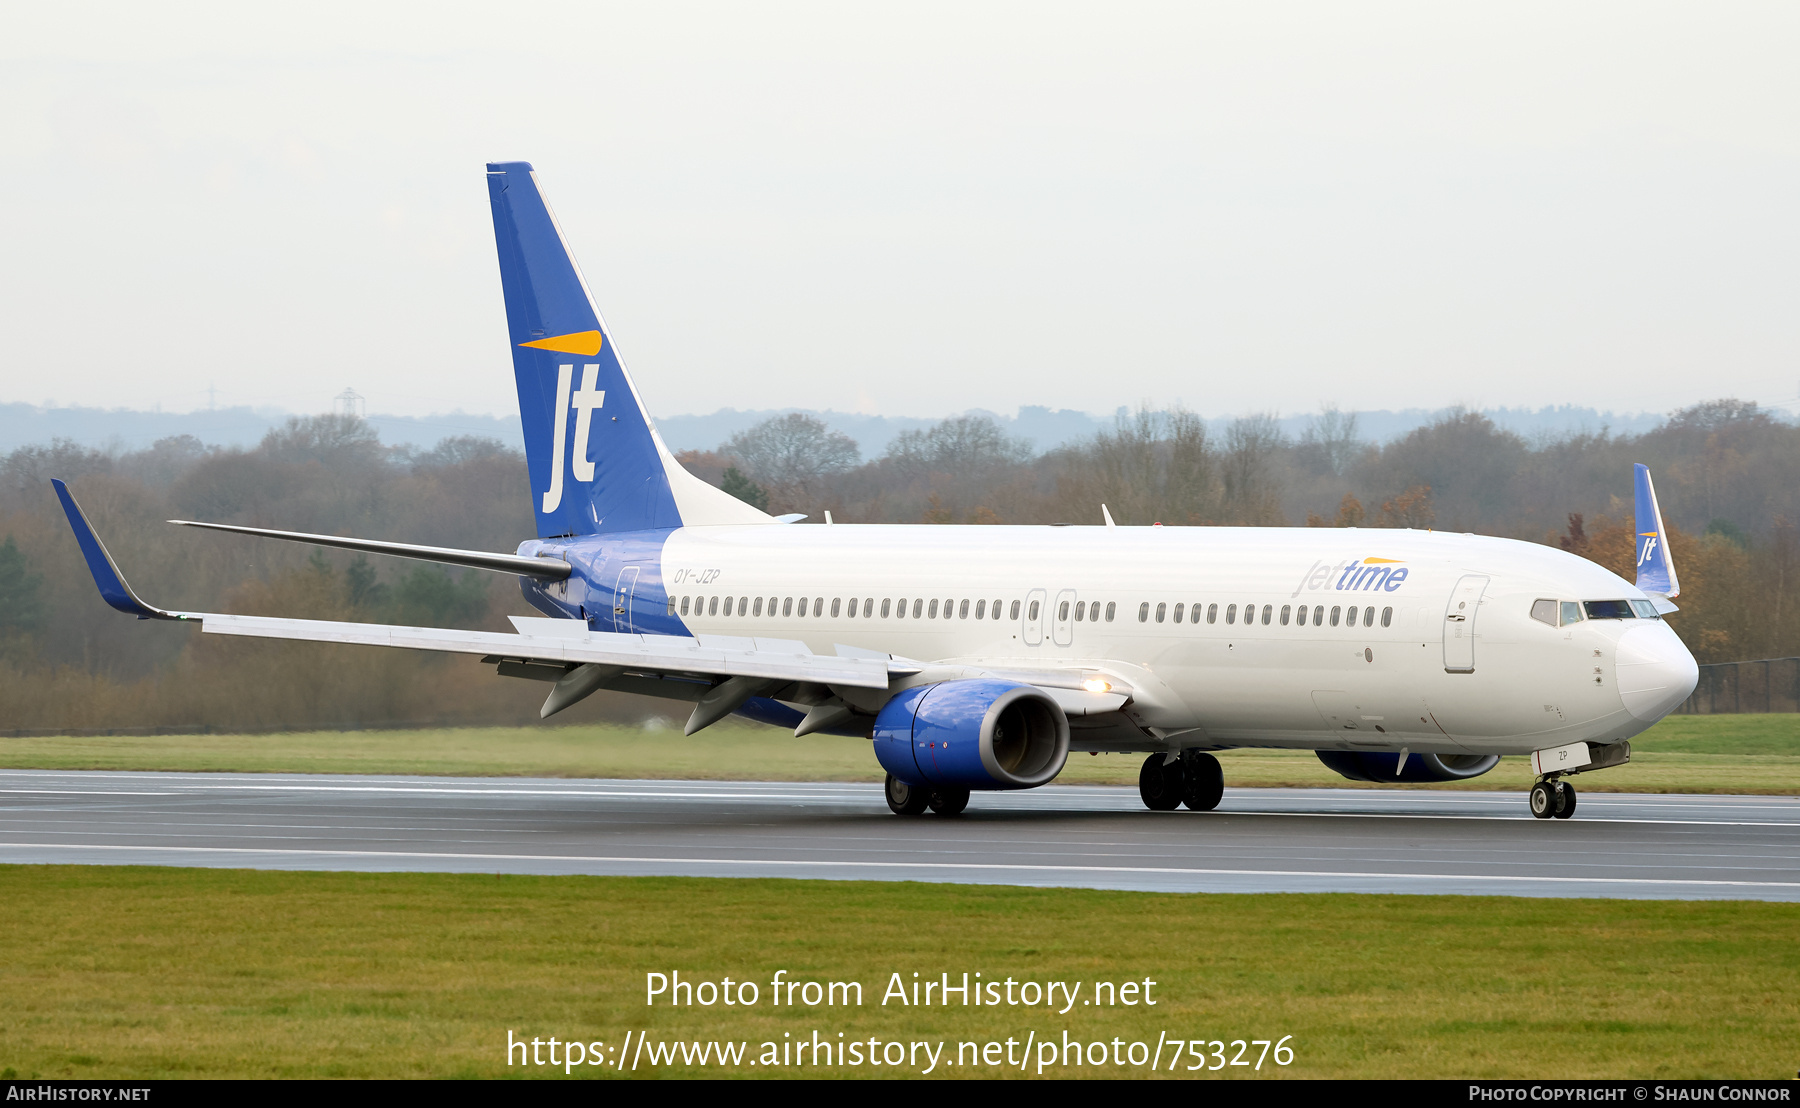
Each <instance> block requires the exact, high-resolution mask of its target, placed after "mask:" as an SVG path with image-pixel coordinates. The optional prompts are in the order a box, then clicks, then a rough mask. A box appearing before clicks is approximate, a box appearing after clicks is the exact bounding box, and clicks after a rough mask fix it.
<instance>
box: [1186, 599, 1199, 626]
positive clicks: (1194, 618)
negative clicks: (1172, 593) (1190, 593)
mask: <svg viewBox="0 0 1800 1108" xmlns="http://www.w3.org/2000/svg"><path fill="white" fill-rule="evenodd" d="M1188 622H1189V623H1199V622H1200V605H1198V604H1195V605H1194V606H1193V607H1191V608H1189V609H1188Z"/></svg>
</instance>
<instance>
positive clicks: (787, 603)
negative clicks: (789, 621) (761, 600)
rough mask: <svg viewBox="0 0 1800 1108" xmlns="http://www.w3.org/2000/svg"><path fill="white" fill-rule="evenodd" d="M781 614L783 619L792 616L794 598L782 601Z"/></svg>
mask: <svg viewBox="0 0 1800 1108" xmlns="http://www.w3.org/2000/svg"><path fill="white" fill-rule="evenodd" d="M781 614H782V616H783V618H786V617H788V616H792V615H793V614H794V598H793V597H791V596H790V597H788V598H787V599H786V600H783V601H782V602H781ZM802 614H804V613H802Z"/></svg>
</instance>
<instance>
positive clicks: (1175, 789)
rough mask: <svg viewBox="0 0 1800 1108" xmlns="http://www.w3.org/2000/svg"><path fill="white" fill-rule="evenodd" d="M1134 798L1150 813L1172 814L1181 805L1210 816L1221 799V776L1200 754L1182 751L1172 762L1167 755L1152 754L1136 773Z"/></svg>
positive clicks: (1216, 762) (1212, 761)
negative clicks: (1142, 803)
mask: <svg viewBox="0 0 1800 1108" xmlns="http://www.w3.org/2000/svg"><path fill="white" fill-rule="evenodd" d="M1138 795H1139V796H1141V797H1143V798H1144V807H1146V808H1148V809H1150V810H1151V811H1152V812H1173V811H1174V810H1175V809H1177V808H1179V807H1181V806H1182V805H1183V804H1186V805H1187V806H1188V807H1189V808H1192V809H1193V810H1194V811H1196V812H1210V811H1212V810H1213V809H1214V808H1217V807H1218V806H1219V798H1220V797H1222V796H1224V795H1225V772H1224V771H1223V770H1222V769H1220V768H1219V760H1218V759H1217V758H1215V757H1213V756H1212V755H1211V754H1208V753H1206V752H1205V751H1203V750H1183V751H1182V752H1181V757H1179V758H1177V759H1175V760H1173V761H1170V760H1169V756H1168V755H1167V754H1152V755H1150V757H1148V758H1145V759H1144V766H1143V768H1142V769H1140V770H1138Z"/></svg>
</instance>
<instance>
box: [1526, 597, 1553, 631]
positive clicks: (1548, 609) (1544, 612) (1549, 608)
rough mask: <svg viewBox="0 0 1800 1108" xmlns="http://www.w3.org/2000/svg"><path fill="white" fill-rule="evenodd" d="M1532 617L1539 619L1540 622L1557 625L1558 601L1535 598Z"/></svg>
mask: <svg viewBox="0 0 1800 1108" xmlns="http://www.w3.org/2000/svg"><path fill="white" fill-rule="evenodd" d="M1531 618H1532V619H1535V620H1537V621H1538V622H1539V623H1548V624H1549V625H1550V626H1552V627H1555V626H1556V601H1554V600H1533V601H1532V602H1531Z"/></svg>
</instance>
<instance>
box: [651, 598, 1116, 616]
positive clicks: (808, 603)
mask: <svg viewBox="0 0 1800 1108" xmlns="http://www.w3.org/2000/svg"><path fill="white" fill-rule="evenodd" d="M830 603H831V618H832V619H857V618H859V617H860V618H862V619H874V618H876V615H875V612H876V607H875V606H876V604H877V601H876V600H875V598H874V597H867V596H865V597H854V596H852V597H848V598H846V597H841V596H839V597H832V598H831V602H830ZM879 603H880V605H881V616H880V618H882V619H906V618H907V615H908V612H909V611H910V613H911V617H912V618H913V619H969V618H971V617H973V618H975V619H999V618H1000V617H1001V614H1002V612H1004V611H1006V609H1007V605H1006V602H1005V601H1004V600H1000V599H995V600H994V601H992V602H991V603H990V602H989V601H987V600H975V601H969V600H958V599H956V598H955V597H951V598H949V599H946V600H943V601H939V600H937V599H936V598H935V597H934V598H931V599H925V598H922V597H913V598H907V597H901V598H900V599H898V600H895V599H891V598H890V599H885V600H881V601H880V602H879ZM971 604H972V605H973V607H972V608H971ZM1038 604H1039V602H1038V601H1036V600H1033V601H1032V602H1031V606H1030V610H1029V611H1027V612H1026V613H1025V618H1026V619H1027V620H1036V619H1037V618H1038V611H1039V607H1038ZM825 605H826V600H825V598H824V597H822V596H815V597H811V598H808V597H804V596H802V597H799V598H797V599H796V598H795V597H792V596H771V597H769V598H768V600H767V602H766V610H767V611H768V613H769V616H770V618H776V617H780V618H784V619H805V618H806V617H807V615H808V613H809V611H810V614H811V615H812V617H813V618H814V619H819V618H821V617H823V616H824V615H825ZM1021 606H1022V602H1021V601H1018V600H1015V601H1013V602H1012V605H1011V611H1010V612H1008V613H1007V617H1006V618H1008V619H1018V618H1019V612H1020V608H1021ZM677 609H679V610H680V612H681V614H682V615H683V616H688V615H693V616H727V617H728V616H731V615H733V614H736V615H738V616H750V617H752V618H755V617H760V616H761V615H762V614H763V612H764V610H765V602H764V599H763V598H762V597H760V596H739V597H730V596H727V597H724V598H723V599H721V598H720V597H717V596H712V597H706V596H681V597H675V596H671V597H669V614H670V615H674V614H675V613H676V611H677ZM1117 611H1118V605H1117V604H1108V605H1107V606H1106V619H1107V621H1108V622H1111V621H1112V619H1113V617H1114V615H1116V614H1117ZM1061 618H1063V619H1068V618H1069V605H1068V604H1067V602H1065V603H1064V604H1063V606H1062V616H1061ZM1075 618H1076V619H1077V620H1080V619H1083V618H1086V619H1099V618H1100V602H1099V601H1098V600H1096V601H1094V602H1093V603H1092V604H1089V603H1088V602H1086V601H1085V600H1084V601H1081V602H1079V603H1077V604H1076V605H1075Z"/></svg>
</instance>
